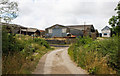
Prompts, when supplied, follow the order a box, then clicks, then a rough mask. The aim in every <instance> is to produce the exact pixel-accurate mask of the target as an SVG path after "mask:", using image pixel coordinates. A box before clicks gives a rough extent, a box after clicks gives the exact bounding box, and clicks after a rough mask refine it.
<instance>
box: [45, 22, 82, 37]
mask: <svg viewBox="0 0 120 76" xmlns="http://www.w3.org/2000/svg"><path fill="white" fill-rule="evenodd" d="M45 35H46V37H48V38H51V37H67V36H68V35H72V36H75V37H78V36H83V32H82V31H81V30H78V29H74V28H69V27H67V26H63V25H59V24H55V25H53V26H51V27H48V28H46V29H45Z"/></svg>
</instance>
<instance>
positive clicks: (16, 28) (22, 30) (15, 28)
mask: <svg viewBox="0 0 120 76" xmlns="http://www.w3.org/2000/svg"><path fill="white" fill-rule="evenodd" d="M0 25H2V26H6V29H7V31H8V33H13V34H24V35H30V36H31V35H33V34H34V35H37V36H40V37H44V36H45V31H44V30H38V29H36V28H27V27H24V26H21V25H17V24H8V23H3V22H1V24H0Z"/></svg>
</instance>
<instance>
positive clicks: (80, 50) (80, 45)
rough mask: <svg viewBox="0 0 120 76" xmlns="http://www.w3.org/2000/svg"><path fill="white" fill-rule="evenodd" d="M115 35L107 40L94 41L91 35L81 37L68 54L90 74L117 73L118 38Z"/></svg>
mask: <svg viewBox="0 0 120 76" xmlns="http://www.w3.org/2000/svg"><path fill="white" fill-rule="evenodd" d="M119 38H120V37H118V36H114V37H112V38H107V39H105V40H95V41H93V40H92V39H91V38H90V37H83V38H81V37H79V38H78V39H77V42H76V43H75V44H73V45H72V46H70V48H69V49H68V54H69V55H70V56H71V58H72V60H74V61H75V62H76V63H77V64H78V66H80V67H82V68H83V69H86V70H87V71H88V72H89V73H90V74H116V73H117V72H118V71H119V69H120V67H119V66H118V65H119V64H118V44H119V42H118V39H119Z"/></svg>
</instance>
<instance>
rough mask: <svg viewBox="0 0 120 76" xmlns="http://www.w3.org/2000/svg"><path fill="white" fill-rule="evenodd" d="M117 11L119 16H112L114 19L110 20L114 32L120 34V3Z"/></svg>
mask: <svg viewBox="0 0 120 76" xmlns="http://www.w3.org/2000/svg"><path fill="white" fill-rule="evenodd" d="M115 11H116V13H117V15H115V16H112V18H110V19H109V24H110V25H111V26H112V31H113V32H115V33H118V34H120V1H119V2H118V5H117V7H116V8H115Z"/></svg>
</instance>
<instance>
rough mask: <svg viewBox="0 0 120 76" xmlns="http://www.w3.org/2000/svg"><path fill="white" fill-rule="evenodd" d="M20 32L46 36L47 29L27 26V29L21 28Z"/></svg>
mask: <svg viewBox="0 0 120 76" xmlns="http://www.w3.org/2000/svg"><path fill="white" fill-rule="evenodd" d="M19 33H20V34H24V35H29V36H32V35H36V36H40V37H44V35H45V31H44V30H38V29H35V28H25V29H20V32H19Z"/></svg>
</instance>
